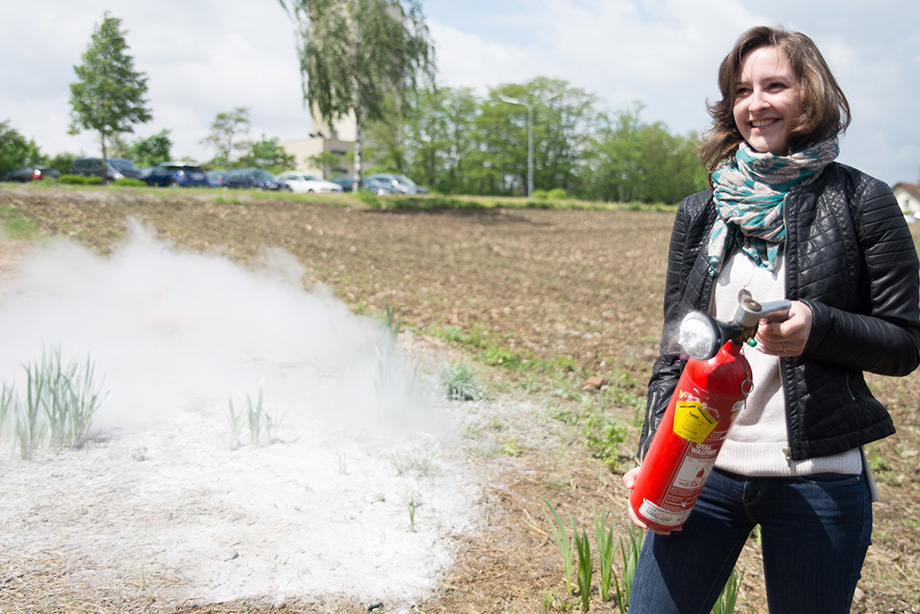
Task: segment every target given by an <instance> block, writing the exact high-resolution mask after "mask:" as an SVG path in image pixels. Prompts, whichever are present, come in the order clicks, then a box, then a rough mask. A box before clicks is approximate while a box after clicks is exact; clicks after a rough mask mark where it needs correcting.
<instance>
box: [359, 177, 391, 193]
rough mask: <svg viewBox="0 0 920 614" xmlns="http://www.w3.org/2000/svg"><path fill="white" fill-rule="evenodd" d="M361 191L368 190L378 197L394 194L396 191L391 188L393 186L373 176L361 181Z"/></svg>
mask: <svg viewBox="0 0 920 614" xmlns="http://www.w3.org/2000/svg"><path fill="white" fill-rule="evenodd" d="M361 189H363V190H370V191H371V192H373V193H374V194H378V195H383V194H394V193H396V190H395V189H394V188H393V184H391V183H390V182H388V181H385V180H383V179H381V178H379V177H373V176H371V177H365V178H364V179H362V180H361Z"/></svg>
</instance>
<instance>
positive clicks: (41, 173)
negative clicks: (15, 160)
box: [2, 164, 61, 183]
mask: <svg viewBox="0 0 920 614" xmlns="http://www.w3.org/2000/svg"><path fill="white" fill-rule="evenodd" d="M60 176H61V171H59V170H58V169H56V168H51V167H50V166H38V165H35V164H33V165H31V166H23V167H22V168H17V169H16V170H15V171H10V172H8V173H7V174H5V175H4V176H3V179H2V181H22V182H23V183H25V182H27V181H41V180H42V179H57V178H58V177H60Z"/></svg>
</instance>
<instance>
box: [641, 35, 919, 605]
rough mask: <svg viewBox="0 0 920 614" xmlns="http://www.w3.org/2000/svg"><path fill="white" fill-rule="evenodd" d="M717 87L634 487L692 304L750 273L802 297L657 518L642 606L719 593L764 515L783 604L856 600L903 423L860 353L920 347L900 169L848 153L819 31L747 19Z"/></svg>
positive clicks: (727, 311) (903, 361)
mask: <svg viewBox="0 0 920 614" xmlns="http://www.w3.org/2000/svg"><path fill="white" fill-rule="evenodd" d="M719 87H720V90H721V94H722V98H721V99H720V100H719V101H718V102H716V103H715V104H713V105H711V106H710V113H711V115H712V118H713V128H712V130H711V131H710V132H709V133H708V135H707V141H706V143H705V144H704V147H703V148H702V151H701V161H702V162H703V164H704V165H705V166H706V168H707V169H708V170H709V171H710V185H711V186H712V189H711V190H707V191H705V192H700V193H698V194H694V195H692V196H690V197H689V198H687V199H685V200H684V202H683V203H682V204H681V206H680V208H679V210H678V212H677V217H676V220H675V223H674V230H673V234H672V239H671V248H670V250H669V254H668V275H667V282H666V288H665V309H664V315H665V321H664V326H663V334H662V340H661V345H660V348H661V351H660V354H659V356H658V358H657V359H656V361H655V365H654V367H653V369H652V377H651V380H650V383H649V391H648V404H647V408H646V419H645V424H644V425H643V432H642V436H641V439H640V443H639V457H640V458H641V459H642V466H641V467H637V468H636V469H633V470H631V471H629V472H628V473H627V474H626V475H625V476H624V478H623V479H624V483H625V485H626V486H627V488H630V489H632V488H633V487H634V486H636V485H639V486H640V487H641V486H643V485H644V484H645V483H646V481H648V480H653V479H654V476H655V474H656V464H658V465H660V464H665V463H667V459H666V458H662V459H661V463H657V461H658V459H657V458H656V456H655V453H654V452H653V450H655V449H656V448H650V447H649V446H650V443H651V441H652V439H653V437H655V434H656V432H658V433H660V435H661V436H668V435H669V433H670V430H669V429H667V428H659V426H660V425H662V424H664V423H667V422H668V419H667V418H666V417H665V416H664V414H665V409H666V408H667V406H668V404H669V401H670V399H671V396H672V394H676V393H675V388H676V387H677V390H678V391H680V388H679V385H678V378H680V376H681V373H682V372H683V371H684V367H685V365H686V364H687V355H686V348H681V347H679V346H678V345H677V344H676V343H674V342H673V340H672V339H671V337H672V334H673V333H672V331H673V330H675V329H676V327H677V323H678V322H679V321H680V319H681V318H682V317H683V316H684V315H685V314H686V313H687V312H688V311H691V310H695V311H700V312H703V313H707V314H713V315H715V317H716V318H717V319H720V320H723V321H724V320H727V319H729V318H730V316H731V314H732V313H733V312H734V311H735V309H736V307H737V305H738V301H739V297H740V296H741V294H742V293H744V292H748V293H749V294H750V295H753V296H754V297H755V298H756V299H757V300H758V301H760V302H764V301H786V302H788V304H790V305H791V307H790V309H789V311H788V317H785V318H783V319H782V321H779V322H775V321H772V320H766V319H764V320H761V321H760V322H759V324H758V331H757V333H756V337H755V339H756V341H757V346H756V350H757V351H750V352H747V353H746V357H747V358H748V360H749V362H750V366H751V375H750V381H752V382H753V390H751V391H750V392H749V393H748V394H747V395H746V398H745V399H743V400H742V401H741V402H739V403H738V404H737V405H736V406H735V409H734V410H733V411H736V412H737V417H736V418H735V421H734V424H733V425H732V426H731V427H730V428H729V429H727V434H726V435H725V441H724V444H723V447H722V449H721V452H719V455H718V457H716V459H715V468H714V469H713V470H712V472H711V473H710V474H709V475H708V478H707V476H705V475H703V474H701V475H702V479H703V480H705V486H704V487H703V490H702V491H701V492H700V495H699V499H698V501H697V504H696V507H694V508H693V510H692V511H691V512H690V513H689V516H684V517H685V518H686V520H685V522H684V523H683V525H682V526H680V527H678V528H677V529H673V530H675V531H680V533H679V535H672V534H671V532H670V531H660V532H659V531H650V533H649V538H648V539H647V540H646V541H645V545H644V548H643V551H642V555H641V557H640V560H639V564H638V566H637V570H636V575H635V581H634V585H633V590H632V600H631V602H630V608H629V611H630V613H631V614H644V613H647V612H648V613H652V612H654V613H655V614H678V613H684V612H708V611H709V610H710V608H711V607H712V605H713V602H714V601H715V599H716V598H717V595H718V592H719V591H720V590H721V588H722V586H723V585H724V584H725V582H726V580H727V579H728V577H729V574H730V573H731V571H732V568H733V567H734V565H735V562H736V560H737V558H738V556H739V555H740V553H741V550H742V547H743V546H744V543H745V540H746V539H747V536H748V535H750V534H751V531H752V530H753V529H754V528H756V527H758V526H759V527H760V530H761V533H760V534H761V540H762V544H763V546H762V551H763V565H764V577H765V580H766V589H767V601H768V603H769V608H770V611H771V612H783V613H784V614H796V613H801V614H806V613H810V612H817V611H821V612H826V613H829V614H844V613H846V612H849V611H850V604H851V601H852V598H853V595H854V592H855V590H856V582H857V580H858V579H859V578H860V570H861V569H862V566H863V561H864V560H865V556H866V552H867V549H868V546H869V542H870V537H871V533H872V507H871V502H872V501H874V500H877V492H876V490H875V485H874V481H873V479H872V475H871V473H870V472H869V469H868V463H867V462H866V459H865V456H864V455H863V452H862V446H863V445H865V444H868V443H870V442H874V441H877V440H880V439H883V438H885V437H888V436H890V435H892V434H893V433H894V425H893V421H892V419H891V416H890V415H889V414H888V412H887V410H886V409H885V407H883V406H882V404H881V403H880V402H879V401H878V400H876V399H875V397H874V396H873V394H872V392H871V391H870V389H869V387H868V386H867V385H866V383H865V379H864V372H873V373H878V374H882V375H893V376H904V375H907V374H909V373H911V372H912V371H913V370H914V369H916V368H917V366H918V364H920V308H918V302H920V277H918V268H920V264H918V259H917V253H916V250H915V247H914V243H913V239H912V237H911V234H910V230H909V229H908V227H907V224H906V223H905V221H904V217H903V215H901V212H900V209H899V207H898V204H897V201H896V200H895V198H894V195H893V194H892V192H891V190H890V189H889V188H888V186H887V185H885V184H883V183H882V182H880V181H878V180H877V179H874V178H873V177H870V176H868V175H866V174H864V173H862V172H860V171H858V170H856V169H854V168H851V167H848V166H844V165H841V164H838V163H836V162H835V159H836V157H837V154H838V152H839V145H838V135H839V134H841V133H842V132H843V131H844V130H845V129H846V128H847V126H848V124H849V119H850V116H849V104H848V103H847V99H846V97H845V96H844V94H843V92H842V90H841V89H840V87H839V85H838V84H837V82H836V80H835V79H834V77H833V75H832V74H831V72H830V70H829V68H828V66H827V64H826V63H825V62H824V59H823V58H822V57H821V53H820V52H819V51H818V49H817V47H816V46H815V44H814V42H813V41H812V40H811V39H810V38H809V37H807V36H805V35H804V34H801V33H798V32H789V31H786V30H782V29H776V28H768V27H757V28H752V29H750V30H748V31H747V32H745V33H744V34H742V36H741V37H740V38H739V39H738V41H737V42H736V43H735V46H734V48H733V49H732V50H731V52H730V53H729V54H728V55H727V56H726V57H725V59H724V60H723V62H722V65H721V67H720V69H719ZM853 246H859V249H854V247H853ZM729 343H733V342H729ZM680 399H681V400H685V398H684V397H683V396H680ZM692 400H696V399H692ZM702 407H703V408H704V410H705V409H706V404H705V402H703V405H702ZM656 441H657V438H656ZM687 445H691V444H689V443H688V444H687ZM646 476H647V477H646ZM641 491H642V489H641V488H637V489H636V493H639V492H641ZM674 496H675V497H677V496H678V495H677V494H675V495H674ZM665 511H671V509H670V508H669V509H666V510H665ZM631 515H632V518H633V521H634V522H636V524H637V525H639V526H641V527H643V528H645V527H646V525H645V523H643V521H642V520H641V519H640V518H639V517H638V516H636V514H635V513H634V512H631ZM802 551H807V552H808V553H809V556H808V557H802V556H800V554H799V553H800V552H802Z"/></svg>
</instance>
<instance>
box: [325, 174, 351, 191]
mask: <svg viewBox="0 0 920 614" xmlns="http://www.w3.org/2000/svg"><path fill="white" fill-rule="evenodd" d="M330 181H331V182H332V183H337V184H339V185H340V186H342V191H344V192H351V188H352V187H353V186H354V185H355V178H354V177H346V176H345V175H342V176H341V177H333V178H332V179H330Z"/></svg>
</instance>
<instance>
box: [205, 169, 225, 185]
mask: <svg viewBox="0 0 920 614" xmlns="http://www.w3.org/2000/svg"><path fill="white" fill-rule="evenodd" d="M226 176H227V171H225V170H220V169H219V170H213V171H208V185H209V186H211V187H212V188H222V187H224V177H226Z"/></svg>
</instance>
